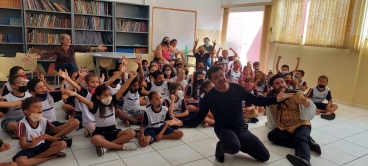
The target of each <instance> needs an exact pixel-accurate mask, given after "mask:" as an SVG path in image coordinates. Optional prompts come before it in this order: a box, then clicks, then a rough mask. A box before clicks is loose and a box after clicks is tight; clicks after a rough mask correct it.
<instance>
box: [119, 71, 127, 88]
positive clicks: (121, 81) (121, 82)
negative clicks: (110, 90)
mask: <svg viewBox="0 0 368 166" xmlns="http://www.w3.org/2000/svg"><path fill="white" fill-rule="evenodd" d="M119 78H120V77H119ZM128 79H129V73H125V81H126V80H128ZM119 84H120V85H121V84H123V80H122V79H121V78H120V82H119Z"/></svg>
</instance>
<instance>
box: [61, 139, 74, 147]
mask: <svg viewBox="0 0 368 166" xmlns="http://www.w3.org/2000/svg"><path fill="white" fill-rule="evenodd" d="M59 140H63V141H65V142H66V146H67V147H69V148H70V147H71V146H72V144H73V138H68V137H66V136H62V137H61V138H60V139H59Z"/></svg>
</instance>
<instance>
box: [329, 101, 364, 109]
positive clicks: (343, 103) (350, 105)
mask: <svg viewBox="0 0 368 166" xmlns="http://www.w3.org/2000/svg"><path fill="white" fill-rule="evenodd" d="M333 101H334V102H336V103H339V104H342V105H346V106H349V107H356V108H361V109H365V110H368V106H365V105H359V104H354V103H349V102H346V101H342V100H338V99H333Z"/></svg>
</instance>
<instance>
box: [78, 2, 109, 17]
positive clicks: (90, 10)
mask: <svg viewBox="0 0 368 166" xmlns="http://www.w3.org/2000/svg"><path fill="white" fill-rule="evenodd" d="M110 7H111V3H110V2H98V1H84V0H74V12H75V13H79V14H92V15H101V16H111V10H110V11H109V8H110Z"/></svg>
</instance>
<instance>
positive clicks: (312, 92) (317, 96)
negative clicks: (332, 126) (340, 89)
mask: <svg viewBox="0 0 368 166" xmlns="http://www.w3.org/2000/svg"><path fill="white" fill-rule="evenodd" d="M317 83H318V86H314V87H311V88H310V89H309V92H308V94H307V96H308V98H309V99H311V100H312V101H313V103H314V104H315V105H316V107H317V111H316V114H319V113H325V114H322V115H321V118H323V119H327V120H333V119H335V117H336V115H335V113H334V112H335V111H336V110H337V108H338V106H337V105H336V104H333V101H332V95H331V91H330V89H329V88H328V87H326V85H327V84H328V77H327V76H325V75H321V76H319V77H318V82H317ZM325 99H326V100H328V103H327V104H326V103H323V101H324V100H325Z"/></svg>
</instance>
